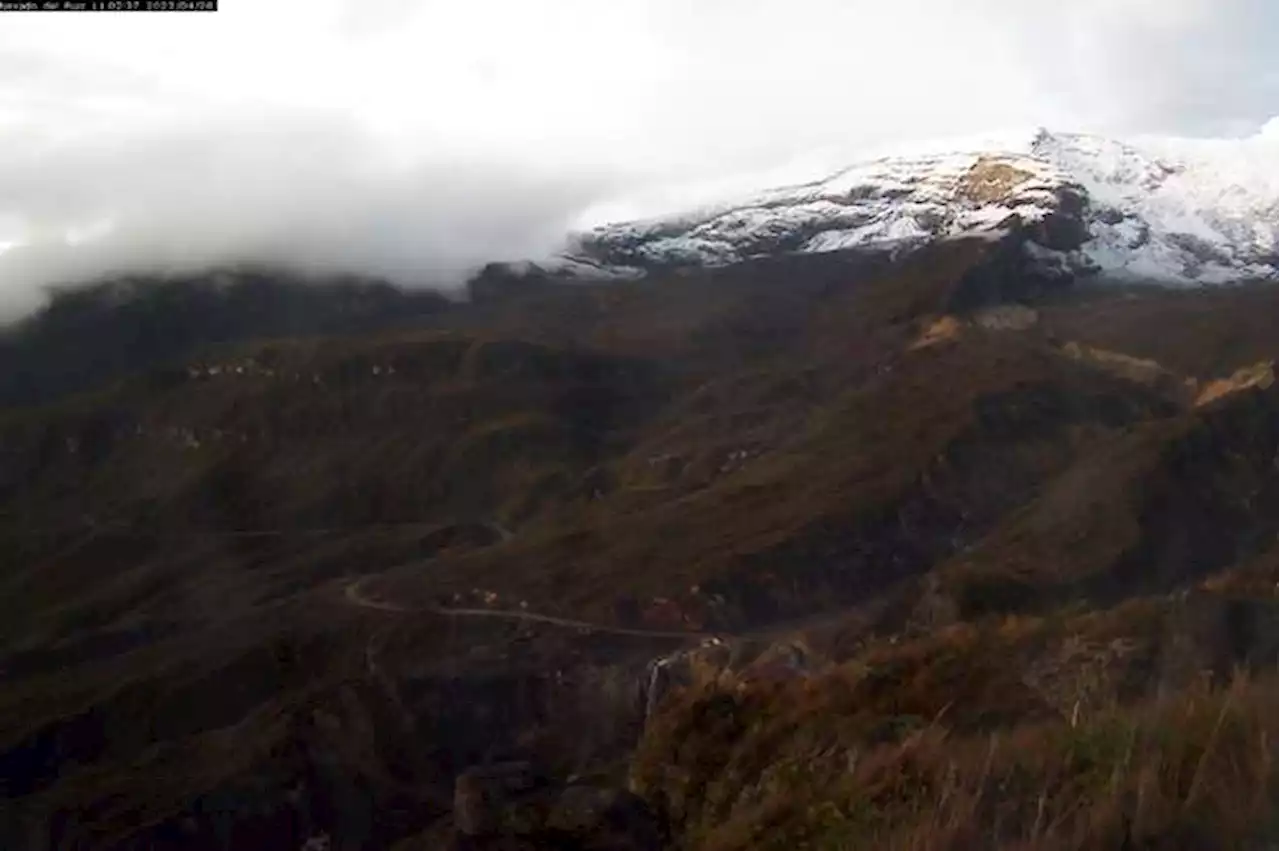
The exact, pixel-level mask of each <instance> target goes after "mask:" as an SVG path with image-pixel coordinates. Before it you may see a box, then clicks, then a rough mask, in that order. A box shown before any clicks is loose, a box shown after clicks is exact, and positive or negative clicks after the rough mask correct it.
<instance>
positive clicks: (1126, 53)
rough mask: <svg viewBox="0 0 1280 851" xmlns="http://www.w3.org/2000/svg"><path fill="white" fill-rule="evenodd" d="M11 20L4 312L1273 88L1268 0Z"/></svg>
mask: <svg viewBox="0 0 1280 851" xmlns="http://www.w3.org/2000/svg"><path fill="white" fill-rule="evenodd" d="M3 23H4V27H3V28H2V29H0V79H3V80H4V81H5V85H4V87H3V88H0V247H3V246H8V248H7V250H5V251H3V253H0V315H6V316H12V315H15V314H19V313H22V312H25V311H27V310H30V309H31V308H32V306H34V305H35V304H37V303H38V302H39V299H40V290H41V288H42V287H44V286H46V285H48V284H50V283H57V282H65V281H71V280H81V279H86V278H92V277H95V276H98V275H101V274H105V273H111V272H117V271H131V270H143V271H147V270H162V269H179V270H181V269H198V268H201V267H204V266H208V265H211V264H216V263H225V262H236V261H244V260H250V261H252V260H263V261H270V262H284V263H289V264H292V265H296V266H299V267H302V268H304V269H310V270H346V271H359V272H364V273H371V274H378V275H385V276H388V277H391V278H393V279H395V280H397V281H399V282H401V283H405V284H409V285H423V286H440V287H448V286H451V285H455V284H456V283H457V282H458V281H459V280H460V279H461V277H462V276H464V275H465V274H466V272H467V271H468V270H469V269H471V268H474V267H475V266H476V265H478V264H480V263H482V262H484V261H487V260H491V259H510V258H517V257H525V256H538V255H539V254H543V253H546V252H548V251H550V250H552V249H553V248H554V247H555V246H556V245H557V244H558V242H559V240H560V238H561V236H562V235H563V233H564V231H565V229H566V228H568V227H570V226H571V225H573V224H575V223H581V222H582V221H584V217H587V218H589V217H590V216H591V215H606V214H608V211H611V210H612V211H615V212H616V211H618V210H621V209H625V205H622V206H619V205H618V204H616V203H610V202H612V201H616V200H617V199H625V198H628V197H640V196H644V195H646V194H648V195H650V196H652V195H654V193H655V192H657V194H658V195H661V194H662V191H661V187H667V186H676V187H678V186H682V185H685V184H687V183H690V182H699V183H704V184H706V183H709V184H716V182H717V181H719V182H720V183H721V184H724V183H725V182H726V181H728V182H730V183H731V182H732V179H733V175H735V174H741V173H750V172H755V171H759V170H766V169H781V170H786V169H787V168H788V167H790V166H794V165H796V164H804V163H806V162H808V163H812V162H813V161H815V160H823V161H825V160H827V159H832V158H835V159H839V158H841V157H854V156H857V155H858V154H859V153H860V152H865V151H869V150H873V149H875V150H884V149H886V148H890V149H891V148H892V147H893V146H894V145H897V144H904V143H909V142H913V141H916V140H920V139H923V138H929V137H937V136H956V135H966V134H975V133H982V132H986V131H990V130H993V129H996V128H1004V127H1011V126H1029V125H1037V124H1043V125H1047V126H1050V127H1053V128H1055V129H1063V130H1081V131H1093V132H1104V133H1116V134H1137V133H1158V134H1177V135H1189V136H1203V137H1214V136H1243V135H1250V134H1252V133H1253V132H1256V130H1257V128H1258V127H1259V126H1260V125H1262V124H1263V123H1264V122H1265V121H1266V120H1267V119H1269V118H1271V117H1272V116H1274V115H1275V113H1276V104H1277V99H1278V97H1280V94H1278V92H1280V85H1278V82H1277V30H1278V29H1280V22H1278V21H1277V7H1276V4H1275V3H1274V2H1273V0H1230V2H1222V0H1165V1H1164V2H1159V0H1105V2H1104V0H1081V2H1077V3H1071V4H1059V3H1047V2H1046V3H1027V2H1025V0H1024V1H1023V2H1015V0H975V2H972V3H966V4H951V3H946V2H944V0H899V2H894V3H888V2H866V0H863V2H856V0H855V1H854V2H850V0H789V1H788V2H781V0H758V2H746V0H733V2H729V0H707V2H700V3H697V4H689V3H682V2H676V0H614V2H610V3H600V2H596V0H543V1H542V2H539V0H474V2H469V3H465V4H459V3H444V2H437V0H426V2H416V0H415V2H409V0H403V2H402V0H374V1H373V2H370V0H361V2H357V1H356V0H306V2H303V0H222V9H221V11H219V12H217V13H215V14H205V15H197V14H185V15H184V14H166V15H146V14H141V15H140V14H132V15H129V14H125V15H105V14H95V15H70V14H57V15H49V14H33V15H16V14H7V15H6V16H5V18H4V21H3ZM1271 127H1272V128H1274V124H1273V125H1271ZM1273 132H1274V130H1273ZM789 164H790V166H789Z"/></svg>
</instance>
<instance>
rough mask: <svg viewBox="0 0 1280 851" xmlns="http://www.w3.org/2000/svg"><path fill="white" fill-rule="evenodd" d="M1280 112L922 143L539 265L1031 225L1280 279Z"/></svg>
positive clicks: (710, 261)
mask: <svg viewBox="0 0 1280 851" xmlns="http://www.w3.org/2000/svg"><path fill="white" fill-rule="evenodd" d="M1276 125H1277V123H1276V122H1275V121H1272V122H1271V123H1269V124H1268V126H1267V127H1266V128H1265V129H1264V130H1263V131H1262V132H1260V133H1259V134H1257V135H1256V136H1254V137H1250V138H1245V139H1235V140H1202V139H1175V138H1163V137H1135V138H1131V139H1126V140H1117V139H1111V138H1107V137H1103V136H1095V135H1088V134H1081V133H1058V132H1051V131H1049V130H1046V129H1043V128H1036V129H1033V130H1028V131H1025V132H1019V133H1008V134H1002V135H999V136H991V137H987V138H979V139H971V140H967V141H962V142H953V143H945V142H942V143H933V144H922V145H916V146H914V147H913V149H911V150H909V151H905V152H903V153H899V154H895V155H884V156H878V157H876V158H874V159H868V160H863V161H858V162H854V163H853V164H851V165H847V166H844V167H842V168H839V169H835V170H832V171H830V172H828V173H827V174H826V175H824V176H821V177H819V178H818V179H814V180H809V181H804V182H799V183H793V184H791V185H787V186H780V187H768V186H761V187H756V188H754V189H749V190H747V191H743V192H741V193H740V194H739V195H738V196H737V197H728V198H723V199H720V200H718V201H717V202H715V203H711V204H701V205H697V206H694V207H691V208H689V209H672V210H669V211H667V212H665V213H663V214H660V215H653V216H649V217H647V218H644V219H639V220H633V221H619V222H612V223H606V224H602V225H599V226H597V227H594V228H591V229H589V230H584V231H581V232H578V233H574V234H571V235H570V236H569V237H568V238H567V240H566V244H565V246H564V248H563V250H562V251H561V252H560V254H559V255H557V256H556V257H553V258H549V259H544V260H540V261H537V262H536V263H535V264H533V265H534V266H535V267H537V268H540V269H542V270H545V271H548V272H551V273H560V272H563V273H564V274H566V275H568V276H570V277H578V278H581V277H597V276H598V277H615V278H628V277H635V276H637V275H640V274H644V273H645V272H646V271H653V270H658V269H670V268H679V267H689V266H721V265H727V264H732V263H735V262H740V261H743V260H747V259H750V258H752V257H759V256H767V255H772V254H779V253H793V252H800V253H816V252H828V251H842V250H849V249H857V248H862V247H874V246H883V245H906V246H910V245H913V244H920V243H924V242H928V241H930V240H934V239H943V238H953V237H958V236H976V235H983V234H992V233H1001V232H1005V231H1007V230H1008V229H1010V228H1012V227H1021V228H1023V229H1024V230H1025V232H1026V233H1027V235H1028V240H1027V250H1028V252H1029V253H1030V254H1031V255H1032V256H1033V257H1035V258H1037V259H1039V260H1043V261H1044V262H1045V263H1046V264H1047V265H1049V266H1054V267H1058V268H1061V269H1066V270H1069V271H1070V273H1071V274H1075V275H1082V274H1099V273H1101V274H1106V275H1107V276H1109V277H1111V278H1118V279H1132V280H1140V281H1151V282H1157V283H1166V284H1187V285H1196V284H1221V283H1228V282H1232V281H1239V280H1248V279H1258V278H1263V279H1267V278H1270V279H1275V278H1276V277H1277V245H1278V242H1280V240H1278V238H1277V230H1278V228H1277V220H1278V218H1280V207H1278V205H1277V184H1278V182H1280V180H1278V177H1280V140H1278V136H1277V127H1276Z"/></svg>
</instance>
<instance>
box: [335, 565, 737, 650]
mask: <svg viewBox="0 0 1280 851" xmlns="http://www.w3.org/2000/svg"><path fill="white" fill-rule="evenodd" d="M367 578H368V577H362V578H360V579H352V580H350V581H349V582H347V584H346V585H345V586H344V587H343V589H342V596H343V599H345V600H346V601H347V602H348V603H350V604H351V605H353V606H358V607H360V608H362V609H373V610H375V611H379V612H390V613H394V614H414V613H418V614H430V615H439V616H441V617H447V618H490V619H492V620H504V621H516V622H524V623H542V624H548V625H550V626H558V627H563V628H565V629H577V630H585V631H588V632H593V633H597V634H600V635H629V636H634V637H638V638H670V639H678V640H681V641H686V640H689V639H697V638H713V637H715V636H714V635H713V634H712V633H709V632H678V631H675V630H661V629H635V628H630V627H622V626H605V625H603V624H595V623H589V622H587V621H580V620H574V619H573V618H561V617H556V616H555V615H543V614H538V613H537V612H526V611H524V610H522V609H474V608H449V607H445V606H421V607H418V608H410V607H408V606H401V605H397V604H396V603H389V602H387V601H386V600H379V599H377V598H374V597H367V596H365V594H364V593H363V591H362V590H361V587H360V586H361V585H362V584H363V583H364V581H365V580H366V579H367Z"/></svg>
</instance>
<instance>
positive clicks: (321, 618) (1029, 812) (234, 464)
mask: <svg viewBox="0 0 1280 851" xmlns="http://www.w3.org/2000/svg"><path fill="white" fill-rule="evenodd" d="M1011 245H1012V248H1011ZM1016 247H1017V246H1016V244H1013V243H1009V242H999V241H997V242H991V241H986V240H968V241H964V240H958V241H950V242H940V243H938V244H937V245H935V246H932V247H930V248H928V249H925V250H923V251H921V252H918V253H916V254H913V255H910V256H908V257H905V258H904V257H892V256H890V255H887V254H874V255H859V254H839V253H836V254H831V255H809V256H803V257H794V258H786V257H782V258H770V259H767V260H761V261H758V262H752V263H748V264H742V265H739V266H733V267H728V268H725V269H719V270H710V271H705V272H688V273H682V274H679V275H675V274H673V275H671V276H669V277H655V278H650V279H645V280H640V281H629V282H615V283H608V284H597V283H589V282H575V283H571V284H567V283H561V282H557V281H555V280H554V279H548V280H542V281H538V282H535V283H533V284H530V285H529V286H527V287H526V286H522V285H521V283H520V281H519V280H518V279H516V280H510V281H504V282H503V286H502V287H499V288H497V290H495V291H493V292H489V291H486V292H484V293H482V294H481V295H482V296H483V297H481V298H477V299H476V300H475V301H473V302H468V303H457V304H449V305H445V304H443V303H441V302H440V301H439V300H437V299H435V298H434V297H428V296H421V297H417V296H414V297H410V296H406V295H404V294H399V293H395V292H393V291H389V290H382V289H378V288H376V287H369V286H366V285H363V284H361V285H359V286H354V285H353V287H354V288H353V289H348V290H338V289H332V290H325V291H319V290H316V291H312V290H304V289H301V288H297V289H294V288H292V286H293V285H292V284H281V285H279V287H280V288H279V289H276V287H277V285H276V284H273V283H270V282H259V283H257V284H254V285H249V284H243V286H242V287H241V288H239V289H238V288H237V286H240V285H237V286H232V287H230V289H223V290H217V289H216V288H214V287H213V285H212V284H210V285H208V286H203V285H202V286H195V287H192V288H189V289H186V288H183V287H180V286H177V285H172V286H171V285H168V284H164V285H160V284H157V285H148V286H144V287H141V288H140V289H137V290H128V291H124V290H119V289H116V290H108V289H99V290H92V291H87V293H91V294H82V295H81V296H65V297H63V300H61V301H55V302H54V305H53V306H52V307H51V308H50V309H49V310H48V311H46V313H45V314H42V315H41V316H39V317H37V318H35V319H33V320H32V321H31V323H30V324H29V325H28V326H26V327H25V328H24V329H22V330H21V331H20V332H15V336H13V337H11V339H10V341H9V343H8V345H9V346H10V347H11V348H10V351H11V352H19V351H20V352H21V353H22V354H21V363H22V364H24V365H26V366H23V368H22V370H18V369H17V368H16V367H14V368H9V369H8V371H6V372H5V373H4V376H5V378H4V380H5V381H6V382H8V383H7V384H6V385H5V386H6V387H8V388H10V389H9V390H7V391H5V392H6V393H7V394H8V395H7V396H6V398H8V399H10V400H11V401H13V402H15V403H17V402H21V404H20V405H19V404H13V405H10V407H8V408H6V409H5V410H4V411H3V412H0V553H3V555H0V600H3V601H4V602H3V604H2V605H3V606H4V612H3V615H4V617H3V619H0V623H2V624H3V625H2V626H0V671H3V677H4V687H3V689H0V785H2V786H3V794H4V795H5V796H6V806H5V807H4V808H3V809H2V810H0V844H2V845H5V847H16V848H27V847H30V848H44V847H56V848H77V849H78V848H137V849H142V848H219V849H223V848H251V847H281V848H302V847H303V846H304V844H305V843H306V842H307V841H308V840H315V841H316V842H319V840H320V837H327V841H329V842H330V843H331V845H330V847H338V848H369V849H373V848H388V847H392V846H393V845H395V844H397V843H399V847H402V848H412V847H420V848H439V847H447V844H448V843H450V842H452V841H453V837H454V834H456V833H460V834H464V835H465V836H466V837H467V839H466V841H467V842H470V843H471V846H470V847H473V848H517V847H519V848H583V849H586V848H660V847H679V848H687V849H695V848H696V849H729V848H744V849H745V848H756V847H761V848H768V847H811V848H815V849H827V848H830V849H835V848H855V847H868V848H872V847H875V848H881V847H896V848H911V849H918V848H955V849H961V848H972V847H1004V848H1015V847H1016V848H1036V849H1048V848H1067V847H1072V848H1078V847H1121V846H1120V844H1119V843H1120V842H1122V841H1130V842H1139V841H1141V842H1147V843H1148V844H1147V845H1141V846H1134V845H1131V846H1130V847H1150V848H1183V847H1186V848H1190V847H1223V848H1227V847H1232V848H1236V847H1240V848H1244V847H1258V846H1257V843H1258V842H1259V841H1261V840H1265V839H1266V838H1267V837H1268V836H1271V835H1273V834H1268V833H1267V831H1268V829H1273V828H1274V822H1275V818H1274V814H1275V811H1274V800H1275V794H1274V791H1275V783H1276V780H1275V768H1274V766H1275V762H1274V761H1273V760H1272V761H1270V762H1266V761H1264V760H1263V759H1262V757H1261V756H1260V755H1259V754H1260V753H1261V751H1259V750H1258V748H1259V747H1261V745H1262V744H1265V745H1266V747H1265V748H1263V750H1265V751H1266V753H1267V754H1270V755H1272V756H1273V755H1274V753H1273V752H1274V742H1275V728H1274V724H1275V722H1274V720H1272V719H1274V717H1275V714H1274V711H1273V710H1274V676H1275V644H1274V641H1273V640H1271V641H1270V643H1268V641H1269V639H1268V638H1267V636H1269V635H1270V636H1274V630H1275V611H1276V610H1275V596H1274V594H1275V540H1276V535H1277V527H1276V520H1275V518H1276V515H1277V506H1276V489H1277V480H1276V461H1275V458H1276V446H1275V433H1276V429H1277V402H1276V388H1275V361H1276V351H1275V340H1276V334H1277V326H1276V290H1275V287H1274V285H1268V286H1241V287H1234V288H1221V289H1217V290H1195V291H1176V292H1175V291H1168V290H1160V289H1142V288H1137V289H1135V288H1119V287H1114V288H1112V287H1106V286H1102V285H1099V284H1095V285H1091V286H1089V287H1068V286H1067V285H1064V284H1063V283H1061V282H1050V281H1044V280H1040V279H1037V278H1035V277H1033V276H1031V275H1030V274H1029V273H1028V271H1027V270H1026V269H1024V268H1023V267H1022V266H1021V265H1020V262H1019V259H1018V258H1019V257H1020V256H1021V254H1020V253H1019V252H1017V251H1014V250H1013V248H1016ZM108 292H111V293H113V294H112V295H111V296H110V297H109V298H108V295H107V294H108ZM286 292H287V293H288V294H287V295H282V294H281V293H286ZM271 293H276V295H270V294H271ZM339 293H345V295H339ZM77 298H80V299H83V300H84V302H85V303H83V304H81V303H79V302H77V301H76V299H77ZM241 299H243V300H245V301H242V300H241ZM263 299H265V300H266V303H273V304H276V305H277V307H276V308H274V309H266V308H263V307H262V305H263V303H264V302H263ZM273 299H275V300H274V301H273ZM298 305H306V306H305V307H298ZM181 317H187V318H186V319H182V318H181ZM184 323H185V324H184ZM143 329H153V330H154V329H160V331H161V332H162V333H159V332H157V333H158V336H157V335H156V334H152V332H151V331H147V332H145V333H144V330H143ZM184 329H188V330H189V331H190V333H188V330H184ZM192 329H194V330H192ZM76 338H82V339H83V340H85V341H87V342H86V343H85V345H84V348H83V349H82V353H81V354H79V355H76V356H74V357H73V349H72V348H71V347H70V346H71V341H72V340H74V339H76ZM123 339H128V340H132V341H134V343H135V344H136V345H133V347H132V348H130V347H127V346H125V347H122V346H121V345H120V341H121V340H123ZM99 348H100V349H101V351H102V352H108V351H110V352H113V353H115V352H119V354H118V355H113V358H114V359H106V358H105V357H104V358H97V357H95V356H94V354H93V353H96V352H97V351H99ZM5 357H6V358H9V361H8V362H9V363H11V364H13V363H18V361H15V360H13V358H16V357H18V355H17V354H14V355H12V356H10V355H8V354H6V355H5ZM68 364H70V366H68ZM21 376H25V377H21ZM50 376H53V377H50ZM117 376H118V377H117ZM23 382H27V383H25V384H24V383H23ZM24 388H25V389H24ZM33 388H35V389H33ZM37 389H38V391H39V392H36V390H37ZM80 389H83V390H84V392H77V393H72V394H69V395H68V394H67V393H66V391H71V390H80ZM55 397H56V398H55ZM1268 695H1270V697H1268ZM1268 700H1270V701H1271V702H1270V703H1268ZM1139 731H1141V732H1139ZM1268 736H1269V737H1270V738H1269V739H1268V738H1267V737H1268ZM1268 742H1269V744H1266V743H1268ZM517 764H518V765H522V766H524V765H528V766H533V767H534V768H530V769H528V770H525V769H521V772H524V773H517V775H513V776H518V777H519V778H521V779H519V780H518V782H517V781H515V780H508V781H500V780H499V779H495V778H499V775H500V774H501V772H500V771H499V768H498V767H500V766H510V765H517ZM495 766H498V767H495ZM802 768H803V770H802ZM503 770H506V769H503ZM460 777H461V778H462V779H461V780H460V781H459V778H460ZM455 782H457V787H456V789H455ZM499 782H507V783H509V784H510V788H507V787H505V786H504V787H502V790H498V789H497V787H496V786H492V785H486V784H498V783H499ZM623 786H628V788H629V790H630V791H628V792H625V793H624V792H623V791H622V789H623ZM477 789H479V790H480V791H476V790H477ZM997 790H999V791H997ZM1104 790H1106V791H1107V794H1105V795H1104ZM1259 790H1262V791H1266V790H1270V794H1269V796H1267V797H1265V798H1263V797H1261V792H1260V791H1259ZM455 791H456V792H457V795H455ZM1112 791H1114V792H1115V795H1114V796H1111V794H1110V793H1111V792H1112ZM1112 797H1114V800H1115V801H1116V802H1117V803H1114V804H1107V803H1105V801H1109V800H1112ZM937 800H942V801H943V802H944V803H943V804H941V805H937V806H934V805H933V804H929V805H928V806H926V803H925V802H926V801H930V802H935V801H937ZM477 802H479V803H477ZM473 807H474V808H477V809H474V811H473V809H472V808H473ZM486 808H487V809H486ZM1268 819H1270V821H1268ZM1268 825H1270V828H1268ZM619 837H621V838H619ZM1126 837H1127V838H1126ZM1218 841H1220V842H1221V844H1220V845H1214V844H1213V843H1214V842H1218ZM503 843H506V844H503ZM521 843H523V844H521ZM609 843H614V844H609ZM625 843H630V844H625ZM771 843H772V844H771ZM797 843H808V845H802V844H801V845H798V844H797ZM859 843H861V844H859ZM1197 843H1198V844H1197ZM1205 843H1208V844H1205ZM312 847H315V845H314V844H313V846H312Z"/></svg>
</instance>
